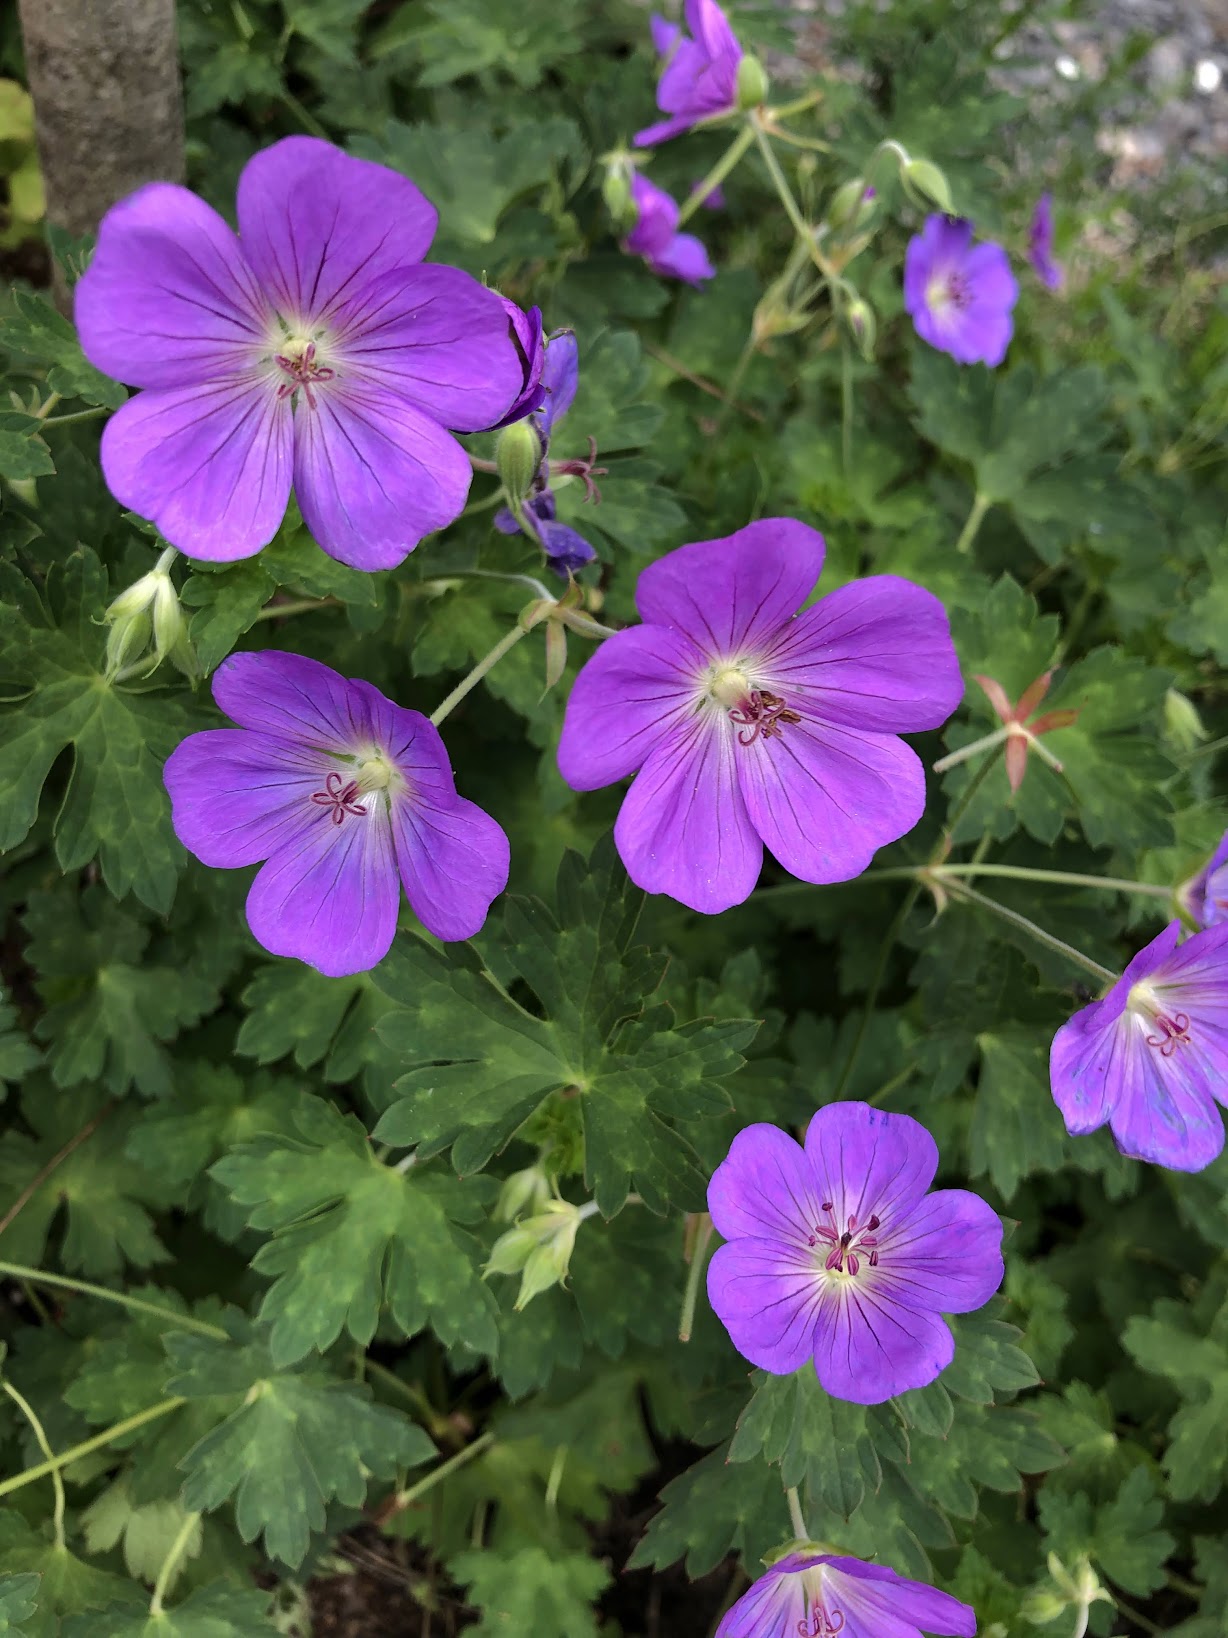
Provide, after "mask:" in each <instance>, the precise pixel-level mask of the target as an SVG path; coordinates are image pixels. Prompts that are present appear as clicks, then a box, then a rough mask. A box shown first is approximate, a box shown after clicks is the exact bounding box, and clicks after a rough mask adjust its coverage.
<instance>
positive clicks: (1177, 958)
mask: <svg viewBox="0 0 1228 1638" xmlns="http://www.w3.org/2000/svg"><path fill="white" fill-rule="evenodd" d="M1180 936H1181V923H1180V922H1177V921H1174V922H1170V923H1169V925H1168V926H1167V927H1166V928H1165V929H1164V931H1163V932H1162V933H1160V934H1159V935H1158V936H1157V937H1156V938H1153V939H1152V941H1151V943H1150V944H1149V945H1148V946H1147V947H1146V949H1144V950H1140V951H1139V953H1138V954H1137V955H1136V956H1135V958H1134V960H1133V961H1132V962H1131V963H1130V965H1129V966H1128V967H1127V968H1126V970H1125V972H1124V973H1123V974H1122V975H1121V977H1120V978H1119V979H1118V980H1117V982H1116V984H1114V986H1113V988H1112V989H1111V990H1110V991H1109V993H1108V994H1107V995H1106V996H1105V997H1104V999H1103V1000H1102V1001H1096V1002H1093V1004H1092V1005H1091V1006H1090V1007H1084V1008H1083V1010H1082V1012H1077V1013H1075V1015H1074V1017H1073V1018H1072V1019H1071V1020H1070V1022H1069V1023H1068V1024H1063V1025H1062V1027H1061V1029H1059V1030H1058V1032H1057V1034H1056V1035H1055V1036H1054V1038H1053V1050H1052V1052H1051V1053H1050V1056H1049V1076H1050V1082H1051V1085H1052V1087H1053V1096H1054V1100H1055V1101H1056V1103H1057V1106H1058V1108H1059V1109H1060V1110H1061V1111H1062V1118H1063V1119H1064V1120H1065V1122H1066V1130H1067V1131H1068V1132H1071V1133H1074V1134H1076V1135H1079V1134H1081V1133H1084V1132H1094V1131H1095V1130H1096V1128H1097V1127H1099V1126H1103V1125H1104V1123H1105V1122H1106V1121H1107V1122H1108V1123H1109V1129H1110V1130H1111V1132H1112V1133H1113V1137H1114V1139H1115V1140H1116V1143H1117V1147H1118V1148H1119V1149H1120V1150H1121V1152H1122V1154H1124V1155H1129V1156H1130V1158H1131V1159H1133V1160H1151V1161H1154V1162H1155V1163H1156V1164H1157V1165H1159V1166H1170V1167H1172V1169H1173V1170H1174V1171H1178V1172H1199V1171H1201V1170H1202V1169H1203V1167H1204V1166H1209V1165H1210V1164H1211V1162H1212V1161H1213V1160H1214V1159H1215V1157H1216V1155H1218V1154H1219V1152H1220V1150H1221V1149H1222V1148H1223V1147H1224V1123H1223V1119H1222V1117H1221V1116H1220V1113H1219V1110H1218V1109H1217V1108H1216V1103H1217V1102H1219V1103H1225V1102H1228V923H1221V924H1220V925H1219V926H1217V927H1210V928H1208V929H1207V930H1206V931H1205V932H1201V933H1195V934H1194V935H1193V936H1192V937H1191V938H1188V939H1186V941H1185V943H1184V944H1182V945H1180V946H1178V943H1177V940H1178V938H1179V937H1180Z"/></svg>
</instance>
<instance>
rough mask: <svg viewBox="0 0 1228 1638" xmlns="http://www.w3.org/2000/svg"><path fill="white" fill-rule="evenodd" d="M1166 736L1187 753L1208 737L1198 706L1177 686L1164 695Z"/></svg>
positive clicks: (1178, 748)
mask: <svg viewBox="0 0 1228 1638" xmlns="http://www.w3.org/2000/svg"><path fill="white" fill-rule="evenodd" d="M1164 736H1165V738H1166V739H1167V740H1169V742H1170V743H1171V744H1173V745H1174V746H1176V748H1177V750H1179V751H1184V752H1185V753H1186V754H1187V755H1188V754H1189V752H1190V751H1193V750H1195V749H1196V748H1197V746H1198V745H1199V744H1200V743H1201V741H1203V740H1204V739H1206V737H1207V730H1206V729H1205V728H1204V727H1203V723H1202V718H1201V717H1200V716H1199V715H1198V708H1197V706H1196V705H1195V704H1194V702H1193V700H1191V699H1190V698H1189V697H1188V696H1187V695H1185V694H1182V693H1179V692H1178V691H1177V689H1175V688H1170V689H1169V691H1168V693H1167V694H1165V696H1164Z"/></svg>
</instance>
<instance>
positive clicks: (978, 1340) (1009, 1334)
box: [941, 1299, 1040, 1405]
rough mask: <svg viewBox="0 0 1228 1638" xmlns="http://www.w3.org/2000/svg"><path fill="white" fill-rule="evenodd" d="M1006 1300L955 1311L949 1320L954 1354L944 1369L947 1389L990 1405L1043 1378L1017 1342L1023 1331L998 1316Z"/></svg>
mask: <svg viewBox="0 0 1228 1638" xmlns="http://www.w3.org/2000/svg"><path fill="white" fill-rule="evenodd" d="M1002 1306H1003V1304H1002V1302H1001V1301H1000V1300H999V1299H995V1300H994V1301H993V1302H991V1303H989V1304H988V1305H987V1306H986V1307H984V1308H982V1309H981V1310H980V1312H979V1313H976V1314H955V1315H952V1316H951V1318H949V1319H948V1320H947V1324H948V1325H949V1326H950V1327H951V1329H952V1331H954V1333H955V1358H954V1359H953V1360H952V1361H951V1363H950V1364H949V1365H948V1366H947V1368H946V1370H945V1371H944V1372H943V1373H942V1378H941V1380H942V1385H943V1387H944V1388H946V1389H947V1391H948V1393H953V1394H957V1395H958V1396H959V1398H961V1399H970V1400H972V1401H973V1403H974V1404H977V1405H991V1404H992V1403H993V1402H994V1399H995V1397H999V1396H1001V1395H1002V1394H1011V1393H1019V1392H1020V1391H1021V1390H1022V1389H1024V1388H1032V1387H1035V1386H1036V1383H1037V1382H1038V1381H1039V1380H1040V1378H1039V1377H1038V1376H1037V1374H1036V1367H1035V1365H1033V1363H1032V1361H1031V1360H1030V1359H1029V1358H1028V1356H1027V1354H1025V1353H1024V1351H1023V1349H1022V1348H1019V1347H1017V1346H1016V1344H1017V1342H1018V1340H1019V1337H1020V1336H1021V1335H1022V1333H1021V1331H1020V1330H1019V1327H1018V1326H1017V1325H1007V1324H1006V1323H1005V1321H1003V1320H1000V1319H998V1318H997V1317H996V1315H997V1313H998V1311H999V1310H1000V1309H1001V1308H1002Z"/></svg>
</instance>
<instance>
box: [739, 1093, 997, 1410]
mask: <svg viewBox="0 0 1228 1638" xmlns="http://www.w3.org/2000/svg"><path fill="white" fill-rule="evenodd" d="M937 1169H938V1145H937V1144H936V1143H935V1142H934V1140H933V1138H932V1137H931V1136H930V1134H929V1133H928V1132H927V1131H926V1129H925V1127H924V1126H921V1125H920V1124H919V1123H918V1122H917V1121H915V1120H913V1119H912V1118H911V1117H910V1116H908V1115H889V1114H885V1113H883V1111H881V1110H879V1109H872V1108H871V1107H870V1105H869V1104H868V1103H831V1104H828V1105H827V1107H826V1108H825V1109H820V1110H819V1112H818V1114H817V1115H815V1117H814V1119H813V1120H812V1121H811V1122H810V1127H809V1130H808V1131H807V1133H806V1146H805V1148H803V1147H802V1146H801V1144H799V1143H796V1142H795V1141H794V1140H793V1139H792V1138H791V1137H789V1135H788V1134H787V1133H786V1132H782V1131H781V1130H780V1129H779V1127H776V1126H767V1125H758V1126H748V1127H747V1128H746V1129H745V1130H744V1131H742V1132H739V1133H738V1135H737V1137H736V1138H734V1140H733V1146H732V1148H731V1149H730V1151H729V1154H728V1156H727V1157H726V1158H725V1159H724V1160H723V1161H722V1162H721V1164H720V1165H719V1166H718V1167H717V1168H716V1171H715V1172H714V1173H713V1174H712V1181H711V1183H710V1184H709V1185H708V1210H709V1211H710V1212H711V1214H712V1221H713V1223H714V1224H715V1226H716V1229H717V1232H718V1233H719V1234H721V1235H723V1236H724V1238H725V1240H726V1242H727V1243H726V1244H725V1245H723V1246H721V1247H720V1249H719V1250H718V1251H717V1253H716V1255H715V1256H714V1257H713V1259H712V1261H711V1263H709V1265H708V1297H709V1299H710V1301H711V1303H712V1307H713V1309H714V1311H715V1312H716V1315H717V1317H718V1319H720V1321H721V1323H722V1324H723V1325H724V1327H725V1329H726V1330H727V1331H728V1332H729V1335H730V1338H731V1339H732V1341H733V1345H734V1347H735V1348H736V1349H737V1350H738V1352H739V1353H740V1354H742V1355H744V1356H745V1357H746V1358H747V1359H749V1360H750V1362H751V1364H752V1365H758V1366H759V1367H760V1368H761V1369H762V1370H765V1371H770V1372H771V1373H772V1374H773V1375H774V1376H788V1375H789V1374H790V1373H791V1372H793V1371H796V1370H797V1369H798V1368H799V1366H801V1365H803V1364H804V1363H805V1361H806V1360H808V1359H812V1360H813V1361H814V1368H815V1370H816V1371H817V1373H818V1378H819V1382H820V1383H821V1385H822V1387H823V1389H824V1391H825V1392H827V1393H829V1394H832V1395H834V1396H835V1397H836V1398H837V1399H848V1400H851V1401H852V1402H853V1403H854V1404H855V1405H880V1404H882V1402H883V1401H884V1400H886V1399H890V1398H891V1397H892V1395H894V1394H897V1393H904V1392H905V1391H906V1390H907V1389H909V1388H923V1387H925V1385H926V1383H928V1382H932V1381H933V1380H934V1378H935V1377H937V1376H938V1375H939V1374H940V1373H941V1372H942V1371H944V1370H945V1369H946V1367H947V1366H948V1365H949V1364H950V1363H951V1360H952V1359H953V1358H954V1357H955V1339H954V1338H953V1337H952V1335H951V1328H950V1326H948V1325H947V1323H946V1322H945V1320H944V1319H943V1318H942V1315H943V1314H966V1313H969V1312H970V1311H971V1310H972V1309H974V1308H980V1307H981V1306H982V1305H983V1304H984V1303H986V1302H988V1301H989V1299H990V1297H992V1296H993V1294H994V1292H995V1291H996V1290H997V1289H998V1286H999V1285H1000V1284H1001V1283H1002V1223H1001V1220H1000V1219H999V1217H998V1215H997V1213H996V1212H995V1211H993V1210H992V1209H991V1208H990V1207H989V1206H987V1205H986V1203H985V1202H984V1201H983V1200H982V1199H981V1198H980V1196H979V1195H975V1194H969V1193H968V1192H967V1190H965V1189H939V1190H938V1191H937V1192H936V1193H934V1194H929V1193H927V1190H928V1189H929V1186H930V1184H931V1183H932V1182H933V1181H934V1173H935V1172H936V1171H937Z"/></svg>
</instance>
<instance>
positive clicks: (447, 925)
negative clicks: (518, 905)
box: [393, 791, 511, 939]
mask: <svg viewBox="0 0 1228 1638" xmlns="http://www.w3.org/2000/svg"><path fill="white" fill-rule="evenodd" d="M412 798H413V793H412V791H411V792H410V799H409V800H402V801H398V802H396V803H394V805H393V827H394V830H395V834H396V850H397V865H398V868H399V869H400V872H401V880H402V881H403V882H404V884H405V891H406V893H407V895H408V896H409V902H410V905H411V907H412V909H413V912H414V914H415V915H416V916H417V918H418V920H419V921H420V922H421V923H422V925H423V926H424V927H425V928H426V929H427V930H428V931H429V932H432V933H434V935H435V937H436V938H442V939H460V938H472V937H473V935H474V934H475V933H477V932H480V931H481V928H482V924H483V923H484V922H485V920H486V916H487V912H488V911H489V909H490V905H491V900H492V899H494V898H496V897H497V896H498V895H499V894H500V893H502V891H503V889H504V888H505V887H506V886H507V878H508V870H509V867H510V862H511V849H510V847H509V844H508V840H507V837H506V836H505V835H504V833H503V831H502V829H501V828H500V827H499V826H498V825H497V824H496V823H495V821H494V820H493V819H492V818H491V817H490V815H489V814H488V813H484V812H483V811H482V809H481V808H479V807H478V806H477V804H476V803H474V802H467V801H466V800H465V799H464V798H463V797H459V796H458V797H455V798H454V799H453V802H452V805H451V806H450V807H447V808H443V807H436V806H435V805H434V804H432V803H428V802H421V801H415V800H413V799H412Z"/></svg>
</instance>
